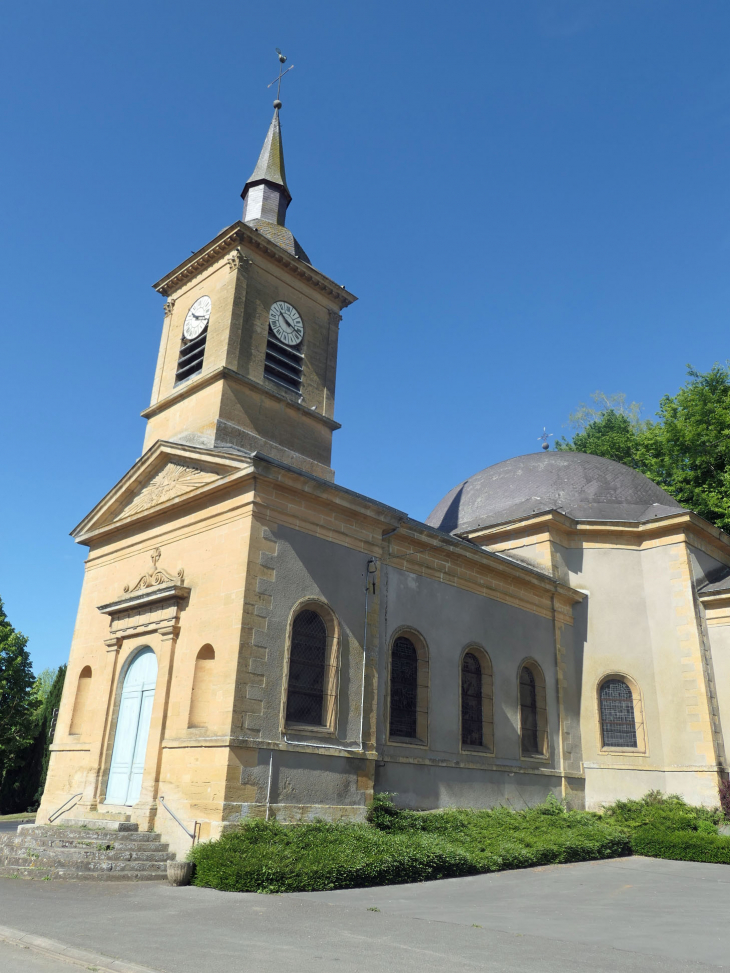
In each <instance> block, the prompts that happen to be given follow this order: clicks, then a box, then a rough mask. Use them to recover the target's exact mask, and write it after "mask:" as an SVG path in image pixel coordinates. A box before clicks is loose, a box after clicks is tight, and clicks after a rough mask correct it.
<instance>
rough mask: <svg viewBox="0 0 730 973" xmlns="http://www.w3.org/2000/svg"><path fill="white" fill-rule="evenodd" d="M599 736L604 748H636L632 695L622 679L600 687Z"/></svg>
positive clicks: (609, 681) (611, 680) (607, 681)
mask: <svg viewBox="0 0 730 973" xmlns="http://www.w3.org/2000/svg"><path fill="white" fill-rule="evenodd" d="M601 734H602V736H603V746H604V747H636V746H637V745H638V744H637V738H636V713H635V711H634V694H633V693H632V692H631V688H630V687H629V686H627V685H626V683H625V682H624V681H623V679H607V680H606V682H604V684H603V685H602V686H601Z"/></svg>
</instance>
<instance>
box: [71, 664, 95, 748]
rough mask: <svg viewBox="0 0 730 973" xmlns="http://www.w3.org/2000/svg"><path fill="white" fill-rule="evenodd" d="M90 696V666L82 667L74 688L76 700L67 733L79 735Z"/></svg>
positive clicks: (82, 727)
mask: <svg viewBox="0 0 730 973" xmlns="http://www.w3.org/2000/svg"><path fill="white" fill-rule="evenodd" d="M90 696H91V666H84V668H83V669H82V670H81V672H80V673H79V681H78V684H77V686H76V698H75V699H74V708H73V715H72V716H71V726H70V728H69V731H68V732H69V733H73V734H79V735H80V734H81V733H82V732H83V730H84V723H85V717H86V708H87V706H88V703H89V697H90Z"/></svg>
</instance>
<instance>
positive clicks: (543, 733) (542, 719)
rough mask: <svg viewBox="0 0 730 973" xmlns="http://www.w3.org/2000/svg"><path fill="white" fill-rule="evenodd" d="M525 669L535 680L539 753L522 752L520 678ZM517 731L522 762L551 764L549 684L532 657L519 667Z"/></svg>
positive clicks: (538, 664) (522, 662)
mask: <svg viewBox="0 0 730 973" xmlns="http://www.w3.org/2000/svg"><path fill="white" fill-rule="evenodd" d="M525 667H526V668H528V669H529V670H530V672H531V673H532V676H533V678H534V680H535V702H536V710H537V739H538V746H539V748H540V749H539V751H538V753H523V752H522V703H521V701H520V677H521V676H522V670H523V669H524V668H525ZM517 729H518V746H519V755H520V760H528V761H540V762H542V763H547V762H549V760H550V733H549V723H548V708H547V684H546V682H545V673H544V672H543V670H542V666H541V665H540V663H539V662H537V661H536V660H535V659H533V658H532V657H531V656H528V657H527V658H525V659H523V660H522V661H521V662H520V664H519V665H518V666H517Z"/></svg>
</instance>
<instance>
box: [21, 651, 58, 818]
mask: <svg viewBox="0 0 730 973" xmlns="http://www.w3.org/2000/svg"><path fill="white" fill-rule="evenodd" d="M51 671H52V672H53V670H51ZM41 675H42V673H41ZM65 680H66V666H59V667H58V669H56V671H55V673H54V678H53V682H52V683H51V686H50V689H49V690H48V694H47V696H46V698H45V699H44V700H43V705H42V706H41V708H40V711H39V713H38V736H37V737H36V748H35V749H36V753H35V757H36V759H35V761H34V763H33V774H29V789H30V786H33V787H34V788H35V791H34V793H33V795H32V797H31V800H30V801H29V803H28V807H30V806H31V805H32V804H33V805H38V804H40V802H41V798H42V797H43V788H44V787H45V786H46V775H47V774H48V761H49V760H50V758H51V744H52V743H53V734H54V731H55V727H56V716H57V715H58V710H59V707H60V705H61V695H62V694H63V684H64V682H65Z"/></svg>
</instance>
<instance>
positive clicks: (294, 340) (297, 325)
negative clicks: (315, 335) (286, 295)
mask: <svg viewBox="0 0 730 973" xmlns="http://www.w3.org/2000/svg"><path fill="white" fill-rule="evenodd" d="M269 324H270V325H271V330H272V331H273V332H274V334H275V335H276V337H277V338H278V339H279V341H281V342H282V343H283V344H285V345H298V344H299V342H300V341H301V340H302V338H303V337H304V322H303V321H302V319H301V317H300V316H299V311H297V309H296V308H295V307H292V306H291V304H287V303H286V301H277V302H276V304H272V305H271V310H270V311H269Z"/></svg>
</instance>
